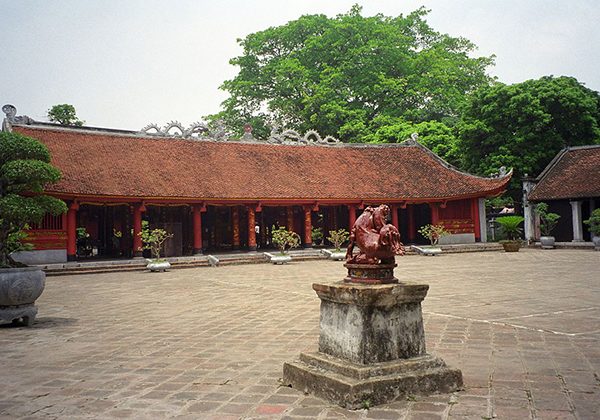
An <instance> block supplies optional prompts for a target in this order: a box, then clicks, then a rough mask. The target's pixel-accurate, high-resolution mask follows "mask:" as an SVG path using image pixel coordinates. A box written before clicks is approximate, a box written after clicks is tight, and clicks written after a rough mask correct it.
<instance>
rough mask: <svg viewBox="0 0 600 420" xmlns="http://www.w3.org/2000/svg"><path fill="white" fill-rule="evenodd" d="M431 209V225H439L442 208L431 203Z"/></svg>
mask: <svg viewBox="0 0 600 420" xmlns="http://www.w3.org/2000/svg"><path fill="white" fill-rule="evenodd" d="M429 208H430V209H431V224H432V225H437V224H438V223H439V221H440V208H439V206H438V204H437V203H429Z"/></svg>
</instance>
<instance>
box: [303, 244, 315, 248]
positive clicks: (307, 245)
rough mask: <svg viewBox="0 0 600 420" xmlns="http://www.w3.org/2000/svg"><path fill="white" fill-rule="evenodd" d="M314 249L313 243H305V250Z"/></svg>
mask: <svg viewBox="0 0 600 420" xmlns="http://www.w3.org/2000/svg"><path fill="white" fill-rule="evenodd" d="M312 247H313V244H312V243H307V244H306V243H305V244H304V248H312Z"/></svg>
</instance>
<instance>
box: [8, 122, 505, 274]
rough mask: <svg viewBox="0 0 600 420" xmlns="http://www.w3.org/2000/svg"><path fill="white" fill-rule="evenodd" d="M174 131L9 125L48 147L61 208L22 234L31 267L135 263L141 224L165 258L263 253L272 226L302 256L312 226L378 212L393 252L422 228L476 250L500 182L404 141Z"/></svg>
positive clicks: (336, 225)
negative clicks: (161, 245)
mask: <svg viewBox="0 0 600 420" xmlns="http://www.w3.org/2000/svg"><path fill="white" fill-rule="evenodd" d="M174 126H175V128H176V130H171V128H173V127H168V128H169V129H167V130H161V129H160V128H159V127H157V126H149V127H147V128H146V129H144V130H143V131H141V132H135V131H124V130H113V129H99V128H91V127H67V126H60V125H55V124H49V123H38V122H32V121H27V123H18V122H14V121H13V123H12V124H11V125H10V129H12V130H14V131H15V132H18V133H21V134H24V135H27V136H30V137H33V138H36V139H38V140H40V141H41V142H42V143H44V144H45V145H46V146H47V147H48V149H49V150H50V153H51V154H52V163H53V164H54V165H55V166H56V167H58V168H59V169H60V170H61V172H62V179H61V180H60V181H59V182H58V183H56V184H55V185H51V186H49V187H48V188H47V191H46V192H47V193H48V194H50V195H52V196H55V197H58V198H61V199H63V200H64V201H65V202H66V203H67V205H68V208H69V210H68V213H67V214H65V215H63V216H61V217H51V216H48V217H46V218H45V219H44V221H43V222H42V223H41V224H40V225H39V226H33V227H32V229H31V230H30V231H29V237H30V240H31V242H32V243H34V245H35V247H36V250H37V251H36V252H37V253H38V254H39V256H40V257H39V259H38V262H40V261H41V260H44V262H50V261H64V260H69V261H72V260H77V259H83V258H88V257H105V258H118V257H125V258H127V257H129V258H131V257H138V256H141V255H142V250H141V245H142V244H141V239H140V236H139V232H140V231H141V229H142V222H143V221H147V222H148V223H149V226H150V227H152V228H153V227H161V228H164V229H166V230H167V231H169V232H170V233H172V234H173V238H171V239H170V240H169V242H168V243H167V246H166V256H180V255H194V254H199V253H202V252H219V251H226V250H236V249H240V250H251V251H252V250H256V249H257V248H259V249H267V248H269V247H270V246H271V238H270V232H271V229H272V227H273V226H285V227H287V228H288V229H290V230H293V231H295V232H297V233H298V234H299V235H300V236H301V238H302V244H303V246H304V247H311V246H313V240H312V236H311V230H312V228H316V227H319V228H321V229H322V231H323V232H324V233H325V235H324V236H325V237H327V236H328V235H327V232H328V231H330V230H333V229H340V228H345V229H349V228H350V226H352V225H353V224H354V221H355V220H356V217H357V216H358V215H359V214H360V212H361V211H362V209H363V208H365V206H368V205H379V204H382V203H385V204H388V205H389V206H390V208H391V223H392V224H394V225H395V226H396V227H397V228H398V229H399V231H400V233H401V237H402V241H403V242H404V243H415V242H424V238H422V237H421V236H420V235H419V234H418V229H419V228H420V227H421V226H423V225H426V224H429V223H432V224H438V223H441V224H443V225H444V226H445V227H446V229H447V230H449V231H450V232H451V233H452V235H450V236H448V237H446V238H444V239H445V240H446V241H447V242H449V243H468V242H476V241H483V242H484V241H486V225H485V221H486V217H485V207H484V199H485V198H486V197H492V196H496V195H498V194H501V193H502V192H503V191H504V190H505V189H506V186H507V184H508V182H509V180H510V177H511V173H510V172H509V173H507V174H501V175H500V176H497V177H494V178H483V177H478V176H474V175H470V174H468V173H464V172H461V171H459V170H457V169H456V168H454V167H452V166H451V165H449V164H448V163H446V162H445V161H444V160H442V159H441V158H439V157H438V156H436V155H435V154H434V153H432V152H431V151H430V150H428V149H427V148H425V147H424V146H422V145H420V144H419V143H418V142H417V141H415V139H414V138H412V139H409V140H407V141H405V142H403V143H399V144H385V145H383V144H378V145H373V144H344V143H341V142H339V141H337V140H335V139H333V138H331V137H327V138H325V139H322V138H321V137H320V136H319V135H318V133H316V132H310V133H308V134H306V135H305V136H300V135H298V134H297V133H295V132H293V131H291V130H288V131H286V132H283V133H281V135H277V133H275V132H274V133H272V135H271V137H270V138H269V140H265V141H259V140H256V139H254V138H253V137H252V134H251V129H250V128H249V127H246V134H245V135H244V136H243V137H242V138H241V139H230V138H228V137H227V136H226V135H224V132H222V131H221V132H217V133H211V134H207V132H206V130H205V129H204V127H203V126H201V125H200V126H198V125H197V126H195V127H192V128H191V129H189V130H186V129H183V127H180V126H179V125H178V124H174ZM178 127H179V129H177V128H178ZM152 131H154V132H153V133H152ZM170 133H171V134H170ZM173 133H174V134H173ZM286 133H287V137H286Z"/></svg>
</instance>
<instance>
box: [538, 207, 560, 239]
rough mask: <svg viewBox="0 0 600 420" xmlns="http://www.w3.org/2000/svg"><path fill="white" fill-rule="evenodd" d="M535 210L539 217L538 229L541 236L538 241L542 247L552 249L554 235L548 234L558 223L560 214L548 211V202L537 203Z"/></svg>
mask: <svg viewBox="0 0 600 420" xmlns="http://www.w3.org/2000/svg"><path fill="white" fill-rule="evenodd" d="M535 212H536V213H537V214H538V216H539V218H540V231H541V233H542V236H541V237H540V243H541V245H542V249H552V248H554V241H555V240H554V236H550V232H552V229H554V228H555V227H556V225H557V223H558V219H560V215H558V214H556V213H549V212H548V204H546V203H538V204H537V205H536V206H535Z"/></svg>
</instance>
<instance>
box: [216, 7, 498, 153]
mask: <svg viewBox="0 0 600 420" xmlns="http://www.w3.org/2000/svg"><path fill="white" fill-rule="evenodd" d="M427 13H428V11H427V10H425V9H424V8H421V9H418V10H416V11H415V12H412V13H410V14H408V15H407V16H402V15H400V16H398V17H387V16H383V15H381V14H378V15H375V16H372V17H364V16H362V15H361V8H360V7H359V6H353V7H352V9H351V10H350V11H349V12H348V13H346V14H341V15H338V16H337V17H335V18H328V17H327V16H324V15H306V16H302V17H300V18H299V19H297V20H294V21H291V22H288V23H287V24H285V25H282V26H279V27H274V28H269V29H266V30H264V31H261V32H256V33H253V34H250V35H248V36H247V37H246V38H245V39H242V40H239V43H240V45H241V46H242V47H243V49H244V52H243V55H241V56H239V57H235V58H233V59H232V60H231V61H230V63H231V64H233V65H236V66H239V68H240V71H239V73H238V75H237V76H236V77H235V78H233V79H232V80H227V81H225V82H224V83H223V85H222V86H221V88H222V89H224V90H226V91H227V92H228V93H229V95H230V96H229V98H228V99H226V100H225V101H224V102H223V110H222V111H221V112H220V113H218V114H215V115H211V116H208V118H209V119H212V120H215V119H218V118H222V119H224V120H225V123H226V124H227V125H228V126H229V128H230V129H231V130H236V131H239V130H240V129H241V127H242V126H243V124H244V123H251V124H252V125H253V126H254V128H255V132H256V134H258V135H259V136H261V135H262V136H265V135H266V134H267V133H268V128H267V125H268V124H276V125H280V126H284V127H286V128H293V129H296V130H300V131H306V130H308V129H311V128H314V129H316V130H318V131H319V132H321V133H322V134H324V135H327V134H328V135H334V136H337V137H339V138H341V139H342V140H344V141H363V140H364V137H365V136H368V135H370V134H373V132H374V126H373V125H372V121H373V120H375V119H377V118H401V119H403V120H405V121H408V122H411V123H420V122H424V121H430V120H436V121H441V120H442V119H444V118H450V119H456V118H457V117H458V116H459V109H460V107H461V106H462V105H463V104H464V101H465V95H466V94H467V93H469V92H471V91H473V90H475V89H476V88H478V87H481V86H483V85H487V84H489V83H490V81H491V78H490V77H489V76H488V75H487V74H486V68H487V67H488V66H490V65H491V64H492V63H493V57H476V58H473V57H471V55H472V53H473V51H474V50H475V49H476V47H475V45H474V44H472V43H471V42H470V41H468V40H466V39H464V38H456V37H451V36H449V35H447V34H441V33H438V32H436V31H434V30H433V29H432V28H431V27H430V26H429V25H428V24H427V22H426V20H425V17H426V15H427Z"/></svg>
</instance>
